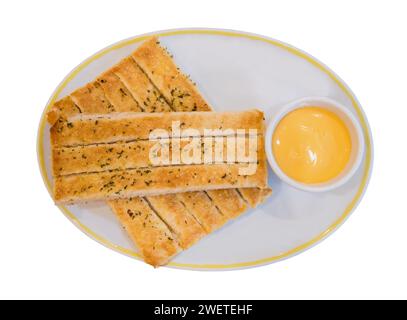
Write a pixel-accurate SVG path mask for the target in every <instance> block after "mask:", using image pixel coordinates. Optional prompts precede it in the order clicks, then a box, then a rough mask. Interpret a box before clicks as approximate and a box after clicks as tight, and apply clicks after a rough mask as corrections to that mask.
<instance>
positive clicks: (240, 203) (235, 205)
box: [206, 189, 248, 219]
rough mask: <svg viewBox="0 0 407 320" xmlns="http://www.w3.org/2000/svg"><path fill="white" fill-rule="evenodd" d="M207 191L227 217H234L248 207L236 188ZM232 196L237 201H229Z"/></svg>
mask: <svg viewBox="0 0 407 320" xmlns="http://www.w3.org/2000/svg"><path fill="white" fill-rule="evenodd" d="M206 193H207V194H208V196H209V197H210V198H211V199H212V201H213V203H214V204H215V205H216V206H217V207H218V208H219V210H220V212H221V213H222V214H223V215H224V216H225V217H226V218H227V219H234V218H236V217H238V216H240V215H241V214H242V213H243V212H245V211H246V210H247V209H248V207H247V204H246V202H245V201H244V200H243V199H242V198H241V197H240V196H239V194H238V193H237V191H236V189H223V190H207V191H206ZM230 198H233V199H234V200H235V201H229V199H230Z"/></svg>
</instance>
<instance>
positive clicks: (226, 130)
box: [51, 109, 264, 146]
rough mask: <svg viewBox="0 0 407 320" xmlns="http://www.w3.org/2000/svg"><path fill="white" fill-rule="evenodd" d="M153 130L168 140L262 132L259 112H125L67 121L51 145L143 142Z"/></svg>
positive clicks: (55, 134)
mask: <svg viewBox="0 0 407 320" xmlns="http://www.w3.org/2000/svg"><path fill="white" fill-rule="evenodd" d="M157 129H161V131H162V130H165V133H167V134H168V135H170V136H172V137H188V136H203V135H206V136H224V135H226V134H227V135H233V132H237V133H239V132H243V133H245V134H252V132H254V134H256V135H257V134H263V132H264V123H263V113H262V112H261V111H259V110H256V109H253V110H248V111H242V112H169V113H142V112H126V113H114V114H111V115H93V116H88V115H85V116H78V117H73V118H70V119H69V120H68V121H67V123H66V127H65V128H64V130H62V131H61V132H57V131H56V130H55V128H51V143H52V145H53V146H75V145H86V144H96V143H113V142H117V141H132V140H147V139H149V138H150V133H152V132H153V131H154V130H157ZM187 129H188V130H187ZM230 129H231V130H234V131H230ZM173 130H178V132H176V131H173ZM192 130H193V131H192ZM238 130H240V131H238Z"/></svg>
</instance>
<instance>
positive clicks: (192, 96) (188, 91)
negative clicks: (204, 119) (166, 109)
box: [132, 37, 211, 111]
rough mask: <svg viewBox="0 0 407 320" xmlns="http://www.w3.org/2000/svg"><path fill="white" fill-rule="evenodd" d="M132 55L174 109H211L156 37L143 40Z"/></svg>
mask: <svg viewBox="0 0 407 320" xmlns="http://www.w3.org/2000/svg"><path fill="white" fill-rule="evenodd" d="M132 56H133V58H134V60H135V61H136V62H137V64H138V65H139V66H140V67H141V69H143V71H144V72H145V73H146V74H147V75H148V77H149V78H150V80H151V81H152V82H153V83H154V84H155V86H156V87H157V89H158V90H159V91H160V92H161V93H162V94H163V95H164V97H165V99H166V100H167V101H168V103H169V104H170V105H171V106H172V107H173V108H174V110H176V111H198V110H199V111H210V110H211V108H210V107H209V105H208V104H207V103H206V102H205V100H204V99H203V98H202V96H201V95H200V94H199V92H198V91H197V89H196V87H195V85H194V84H193V83H192V82H191V80H190V79H189V78H188V77H187V76H185V75H184V74H183V73H182V72H181V71H180V70H179V68H178V67H177V66H176V65H175V63H174V61H173V60H172V58H171V57H170V55H169V54H168V52H167V51H166V50H165V49H164V48H163V47H161V46H160V44H159V41H158V39H157V38H156V37H153V38H151V39H149V40H147V41H145V42H143V44H141V45H140V47H139V48H138V49H137V50H136V51H135V52H133V54H132Z"/></svg>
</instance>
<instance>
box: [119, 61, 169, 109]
mask: <svg viewBox="0 0 407 320" xmlns="http://www.w3.org/2000/svg"><path fill="white" fill-rule="evenodd" d="M111 71H112V72H113V73H115V74H116V75H117V76H118V77H119V78H120V80H121V81H122V82H123V83H124V85H125V86H126V88H127V89H128V90H129V91H130V93H131V94H132V96H133V98H134V100H136V101H137V103H138V104H139V106H140V107H141V108H142V109H143V111H145V112H168V111H171V108H170V106H169V105H168V104H167V102H166V101H165V99H164V97H163V96H162V95H161V94H160V93H159V92H158V91H157V89H156V88H155V87H154V85H153V84H152V83H151V82H150V80H148V78H147V76H146V75H145V74H144V72H143V71H142V70H141V69H140V68H139V67H138V66H137V64H136V63H135V62H134V60H133V58H131V57H127V58H125V59H123V60H122V61H121V62H120V63H119V64H117V65H116V66H114V67H113V68H112V69H111Z"/></svg>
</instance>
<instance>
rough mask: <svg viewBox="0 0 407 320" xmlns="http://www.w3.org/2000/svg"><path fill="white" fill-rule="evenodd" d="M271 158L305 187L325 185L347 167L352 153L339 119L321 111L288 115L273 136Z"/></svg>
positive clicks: (305, 110) (309, 109)
mask: <svg viewBox="0 0 407 320" xmlns="http://www.w3.org/2000/svg"><path fill="white" fill-rule="evenodd" d="M272 148H273V154H274V157H275V159H276V161H277V164H278V165H279V167H280V168H281V170H282V171H283V172H284V173H285V174H286V175H287V176H289V177H290V178H292V179H294V180H296V181H298V182H301V183H307V184H315V183H322V182H327V181H329V180H331V179H333V178H335V177H337V176H338V175H339V174H340V173H341V172H342V170H343V169H344V168H345V167H346V165H347V163H348V161H349V158H350V154H351V149H352V142H351V137H350V134H349V130H348V128H347V126H346V125H345V123H344V122H343V121H342V119H341V118H340V117H339V116H338V115H336V114H335V113H333V112H332V111H329V110H327V109H324V108H321V107H312V106H310V107H303V108H299V109H296V110H294V111H291V112H290V113H288V114H287V115H286V116H285V117H284V118H283V119H282V120H281V121H280V123H279V124H278V125H277V128H276V130H275V132H274V134H273V142H272Z"/></svg>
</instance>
